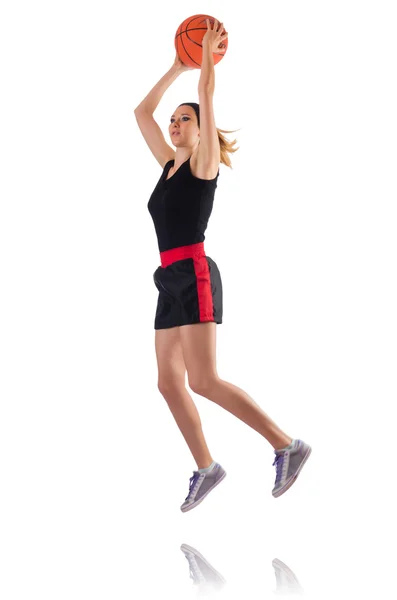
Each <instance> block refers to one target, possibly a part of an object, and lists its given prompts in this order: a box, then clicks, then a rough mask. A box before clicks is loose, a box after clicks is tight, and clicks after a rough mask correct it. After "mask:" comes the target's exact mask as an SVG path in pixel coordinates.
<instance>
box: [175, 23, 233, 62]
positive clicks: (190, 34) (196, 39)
mask: <svg viewBox="0 0 397 600" xmlns="http://www.w3.org/2000/svg"><path fill="white" fill-rule="evenodd" d="M206 19H209V22H210V24H211V28H212V29H213V28H214V22H215V19H214V17H211V16H210V15H194V16H193V17H188V18H187V19H185V20H184V21H183V23H181V24H180V25H179V27H178V29H177V30H176V34H175V50H176V51H177V53H178V56H179V58H180V59H181V61H182V62H183V63H184V64H185V65H187V66H188V67H193V68H194V69H200V68H201V61H202V57H203V47H202V41H203V37H204V36H205V33H206V31H207V29H208V28H207V21H206ZM218 24H220V21H219V19H218ZM227 41H228V38H225V39H224V40H223V42H222V44H224V47H225V51H224V52H223V51H222V53H221V54H218V53H217V52H213V53H212V56H213V58H214V65H216V64H217V63H218V62H219V61H220V60H222V58H223V57H224V56H225V54H226V52H227V46H228V43H227Z"/></svg>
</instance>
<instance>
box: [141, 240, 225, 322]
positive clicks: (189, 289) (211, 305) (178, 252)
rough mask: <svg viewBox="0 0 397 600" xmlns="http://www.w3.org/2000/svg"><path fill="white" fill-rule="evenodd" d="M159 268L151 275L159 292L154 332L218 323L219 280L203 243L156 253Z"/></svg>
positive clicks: (220, 303) (220, 312)
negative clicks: (210, 322)
mask: <svg viewBox="0 0 397 600" xmlns="http://www.w3.org/2000/svg"><path fill="white" fill-rule="evenodd" d="M160 258H161V266H160V267H158V268H157V269H156V271H155V272H154V273H153V279H154V283H155V285H156V287H157V289H158V291H159V296H158V301H157V310H156V317H155V320H154V328H155V329H168V328H170V327H178V326H180V325H191V324H192V323H205V322H208V321H213V322H215V323H217V324H218V325H220V324H221V323H222V280H221V274H220V272H219V269H218V266H217V264H216V262H215V261H214V260H212V258H211V257H209V256H207V255H206V254H205V251H204V243H203V242H201V243H198V244H191V245H190V246H180V247H178V248H172V249H171V250H166V251H165V252H161V253H160Z"/></svg>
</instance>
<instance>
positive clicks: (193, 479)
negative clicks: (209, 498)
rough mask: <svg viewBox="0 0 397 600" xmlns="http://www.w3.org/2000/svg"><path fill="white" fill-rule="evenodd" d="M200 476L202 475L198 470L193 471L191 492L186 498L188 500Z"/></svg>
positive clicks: (190, 484) (190, 481)
mask: <svg viewBox="0 0 397 600" xmlns="http://www.w3.org/2000/svg"><path fill="white" fill-rule="evenodd" d="M199 477H200V473H199V472H198V471H193V475H192V477H191V478H190V479H189V493H188V495H187V496H186V498H185V500H187V499H188V498H189V496H190V494H191V493H192V492H193V489H194V486H195V484H196V482H197V480H198V478H199Z"/></svg>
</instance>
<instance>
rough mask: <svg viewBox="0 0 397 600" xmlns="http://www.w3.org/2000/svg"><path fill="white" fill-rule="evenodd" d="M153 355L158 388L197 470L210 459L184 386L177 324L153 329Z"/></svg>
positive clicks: (196, 412) (183, 365)
mask: <svg viewBox="0 0 397 600" xmlns="http://www.w3.org/2000/svg"><path fill="white" fill-rule="evenodd" d="M155 347H156V356H157V363H158V371H159V377H158V388H159V390H160V393H161V394H162V395H163V397H164V398H165V400H166V401H167V404H168V407H169V409H170V411H171V412H172V414H173V416H174V419H175V421H176V423H177V425H178V427H179V429H180V431H181V433H182V435H183V437H184V438H185V441H186V443H187V445H188V446H189V449H190V451H191V453H192V454H193V457H194V460H195V461H196V464H197V468H198V469H205V468H206V467H209V466H210V464H211V463H212V462H213V459H212V456H211V454H210V451H209V450H208V446H207V443H206V441H205V438H204V433H203V430H202V426H201V419H200V415H199V413H198V410H197V408H196V405H195V404H194V402H193V400H192V397H191V396H190V394H189V392H188V391H187V389H186V387H185V376H186V367H185V362H184V359H183V353H182V346H181V341H180V335H179V327H172V328H170V329H160V330H156V336H155Z"/></svg>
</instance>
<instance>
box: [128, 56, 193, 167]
mask: <svg viewBox="0 0 397 600" xmlns="http://www.w3.org/2000/svg"><path fill="white" fill-rule="evenodd" d="M186 70H188V67H186V66H185V65H184V64H183V63H182V62H181V61H180V59H179V57H178V56H176V57H175V62H174V64H173V65H172V67H171V69H170V70H169V71H167V73H166V74H165V75H163V77H162V78H161V79H160V81H158V82H157V83H156V85H155V86H154V87H153V89H152V90H151V91H150V92H149V93H148V95H147V96H146V97H145V98H144V99H143V100H142V102H141V103H140V104H139V105H138V106H137V107H136V109H135V110H134V114H135V118H136V120H137V122H138V126H139V129H140V130H141V133H142V135H143V137H144V139H145V141H146V143H147V145H148V146H149V148H150V150H151V152H152V154H153V155H154V157H155V158H156V160H157V161H158V162H159V164H160V165H161V167H162V168H164V166H165V165H166V163H167V162H168V161H169V160H171V159H173V158H175V151H174V149H173V148H171V146H169V145H168V144H167V142H166V141H165V138H164V135H163V132H162V131H161V129H160V127H159V125H158V123H157V122H156V121H155V119H154V118H153V113H154V111H155V110H156V108H157V106H158V104H159V102H160V100H161V98H162V97H163V95H164V92H165V91H166V90H167V89H168V88H169V86H170V85H171V83H173V82H174V81H175V79H176V78H177V77H178V76H179V75H180V74H181V73H183V72H184V71H186Z"/></svg>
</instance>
